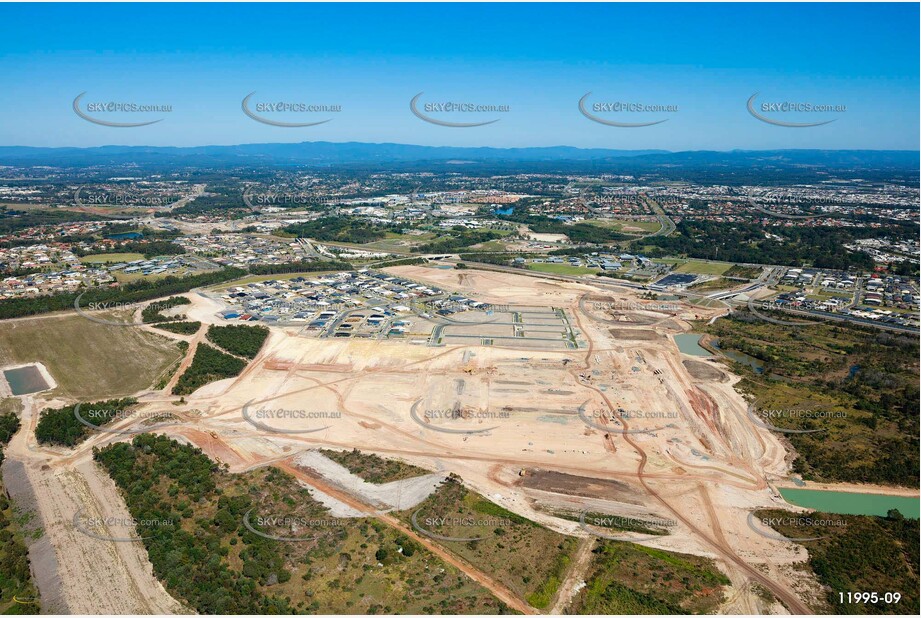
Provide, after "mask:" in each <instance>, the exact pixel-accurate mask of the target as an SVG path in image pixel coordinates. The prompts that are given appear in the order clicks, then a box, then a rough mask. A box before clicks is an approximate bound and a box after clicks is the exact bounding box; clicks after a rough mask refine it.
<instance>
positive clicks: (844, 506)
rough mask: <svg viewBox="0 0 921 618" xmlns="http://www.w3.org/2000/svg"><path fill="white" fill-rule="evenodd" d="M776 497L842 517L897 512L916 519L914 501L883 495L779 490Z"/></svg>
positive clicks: (814, 490) (912, 499) (916, 502)
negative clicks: (893, 510)
mask: <svg viewBox="0 0 921 618" xmlns="http://www.w3.org/2000/svg"><path fill="white" fill-rule="evenodd" d="M780 495H782V496H783V499H784V500H786V501H787V502H789V503H790V504H795V505H797V506H802V507H804V508H807V509H815V510H817V511H823V512H825V513H841V514H842V515H879V516H881V517H885V515H886V513H887V512H888V511H889V509H898V510H899V512H900V513H901V514H902V515H904V516H905V517H908V518H910V519H918V514H919V513H918V512H919V504H921V501H919V500H918V498H906V497H904V496H886V495H883V494H857V493H850V492H845V491H820V490H816V489H793V488H783V489H781V490H780Z"/></svg>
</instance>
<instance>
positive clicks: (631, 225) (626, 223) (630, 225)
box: [586, 219, 662, 234]
mask: <svg viewBox="0 0 921 618" xmlns="http://www.w3.org/2000/svg"><path fill="white" fill-rule="evenodd" d="M586 223H588V224H590V225H597V226H598V227H605V228H611V229H613V230H615V231H618V232H623V233H624V234H640V233H644V232H646V233H648V232H658V231H659V228H661V227H662V224H661V223H659V222H658V221H637V220H636V219H602V220H598V219H592V220H590V221H586Z"/></svg>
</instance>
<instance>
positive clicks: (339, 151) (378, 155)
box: [0, 142, 919, 176]
mask: <svg viewBox="0 0 921 618" xmlns="http://www.w3.org/2000/svg"><path fill="white" fill-rule="evenodd" d="M126 164H136V165H142V166H191V167H227V166H231V167H234V166H255V167H274V166H291V165H295V166H298V165H301V166H306V167H323V168H333V167H345V166H353V167H356V168H366V169H367V168H374V169H378V170H387V169H416V170H417V169H419V168H421V167H431V168H435V169H438V170H441V171H445V170H447V169H456V170H457V171H468V170H471V169H476V170H481V171H482V170H483V169H486V168H489V169H493V168H502V169H507V170H517V171H524V170H528V169H534V170H538V171H546V170H551V169H555V170H560V171H572V170H585V171H594V172H598V171H610V172H614V173H619V172H623V173H647V172H650V171H659V172H661V171H663V170H669V169H673V170H674V169H679V170H680V169H684V170H689V169H696V170H701V169H707V170H711V171H714V172H716V171H719V170H720V169H722V170H723V171H724V172H725V171H728V170H730V169H732V170H753V169H755V170H761V171H765V172H770V171H772V170H781V169H787V170H791V169H798V170H800V171H801V172H807V171H810V168H817V169H812V170H811V172H810V175H811V173H815V172H817V171H818V169H822V170H825V171H829V170H833V171H834V170H852V171H854V170H876V171H889V172H892V171H905V172H908V173H914V175H915V176H916V175H917V171H918V167H919V152H918V151H909V150H731V151H725V152H721V151H706V150H701V151H685V152H669V151H666V150H611V149H605V148H574V147H571V146H549V147H540V148H485V147H484V148H468V147H455V146H415V145H409V144H387V143H384V144H370V143H362V142H345V143H333V142H301V143H294V144H290V143H287V144H243V145H239V146H193V147H162V146H99V147H92V148H33V147H26V146H0V165H53V166H75V167H85V166H106V165H126Z"/></svg>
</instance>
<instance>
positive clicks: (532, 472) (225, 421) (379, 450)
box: [7, 266, 818, 613]
mask: <svg viewBox="0 0 921 618" xmlns="http://www.w3.org/2000/svg"><path fill="white" fill-rule="evenodd" d="M386 272H388V273H391V274H397V275H399V276H402V277H406V278H409V279H412V280H415V281H421V282H427V283H430V284H432V285H437V286H439V287H440V288H442V289H445V290H449V291H451V292H456V293H459V294H463V295H465V296H469V297H471V298H475V299H477V300H479V301H482V302H485V303H492V304H494V305H499V306H508V308H509V309H508V311H509V312H512V313H514V312H515V311H516V308H524V309H523V310H522V312H521V315H522V316H523V317H522V322H523V323H524V324H538V325H540V328H545V329H546V331H547V332H549V333H551V334H550V335H548V336H547V337H546V339H547V345H541V338H533V339H530V340H528V341H527V342H526V344H525V345H517V343H518V342H516V340H515V337H514V336H507V337H506V336H503V337H498V336H494V337H492V338H490V337H489V333H491V331H490V330H489V328H490V327H488V326H483V327H482V328H481V329H480V330H481V332H480V334H478V336H476V337H464V336H461V335H462V334H463V329H461V328H459V327H457V326H453V327H447V328H446V329H445V336H444V338H443V340H442V341H441V342H440V343H439V345H418V344H413V343H410V342H407V341H388V340H359V339H317V338H311V337H303V336H298V335H297V332H296V330H293V329H292V330H288V329H285V328H277V327H273V328H272V329H271V334H270V337H269V339H268V340H267V342H266V343H265V345H264V346H263V348H262V350H261V351H260V353H259V355H258V356H257V357H256V358H255V359H254V360H253V361H252V362H251V363H250V364H249V365H248V366H247V368H246V369H245V370H244V371H243V372H242V373H241V374H240V375H239V376H237V377H235V378H231V379H227V380H222V381H219V382H214V383H211V384H209V385H207V386H205V387H202V388H200V389H199V390H197V391H196V392H194V393H193V394H191V395H189V396H187V397H186V398H185V400H184V401H183V402H180V401H179V398H178V397H175V396H172V395H169V394H168V393H169V388H170V385H167V387H166V388H164V389H162V390H148V391H144V392H142V393H140V394H138V398H139V399H140V401H141V410H143V411H144V412H145V413H153V412H157V411H163V412H170V413H171V414H172V415H173V417H174V418H175V419H176V420H175V421H174V422H172V423H171V424H169V425H164V426H162V427H152V428H151V429H153V430H155V431H158V432H160V433H164V434H166V435H169V436H171V437H174V438H176V439H178V440H181V441H184V442H187V443H191V444H194V445H196V446H198V447H200V448H201V449H202V450H203V451H204V452H206V453H207V454H208V455H209V456H210V457H212V458H213V459H215V460H217V461H220V462H221V463H224V464H227V465H228V467H229V469H230V471H231V472H234V471H245V470H250V469H253V468H255V467H258V466H265V465H277V466H280V467H282V468H284V469H286V470H288V471H291V472H292V473H294V474H295V476H297V478H298V479H299V480H301V482H303V483H304V484H306V485H308V486H309V487H312V491H313V492H315V495H317V496H319V497H320V499H322V500H323V501H324V502H325V503H327V504H328V505H332V506H331V508H332V507H333V506H335V507H336V508H337V509H338V512H341V513H349V512H351V513H355V514H356V515H362V514H363V515H366V516H367V515H368V514H372V515H373V516H375V517H380V518H382V519H383V520H384V521H385V522H388V523H391V524H392V525H398V524H397V523H395V520H394V519H393V518H391V517H390V516H389V515H388V514H387V511H388V509H389V508H396V507H397V506H400V505H403V508H405V500H409V501H410V502H417V501H419V500H421V499H422V498H424V496H425V495H426V494H427V492H430V491H431V490H432V489H434V487H435V486H436V485H437V483H436V482H433V480H432V479H436V480H437V479H438V478H441V477H443V476H444V475H446V474H448V473H455V474H457V475H459V476H461V477H462V478H463V479H464V482H465V483H466V484H467V485H469V486H470V487H471V488H473V489H474V490H476V491H477V492H479V493H481V494H482V495H484V496H486V497H488V498H489V499H490V500H492V501H494V502H496V503H497V504H499V505H501V506H503V507H505V508H507V509H509V510H511V511H513V512H515V513H518V514H520V515H523V516H525V517H528V518H530V519H532V520H534V521H537V522H539V523H541V524H543V525H545V526H547V527H550V528H552V529H554V530H557V531H559V532H561V533H565V534H569V535H573V536H577V537H582V538H586V539H588V538H591V534H590V532H589V531H587V530H586V529H585V528H584V527H583V526H581V525H580V523H579V522H578V521H577V519H578V518H576V519H575V520H574V519H572V518H569V519H566V518H561V517H559V516H558V515H559V513H560V512H561V511H567V512H571V513H575V514H579V513H586V512H592V513H605V514H611V515H617V516H624V517H631V518H637V519H644V520H657V521H662V522H667V525H668V529H669V534H667V535H663V536H656V537H653V538H649V537H648V536H644V535H642V534H636V533H625V536H624V537H623V538H624V539H627V540H633V541H635V542H638V543H642V544H644V545H648V546H650V547H657V548H661V549H665V550H675V551H680V552H684V553H691V554H697V555H701V556H707V557H710V558H712V559H714V560H715V561H716V563H717V565H718V566H719V568H720V569H721V570H722V571H723V572H724V573H725V574H726V575H727V576H728V577H729V579H730V580H731V582H732V584H731V587H730V593H729V594H728V595H727V597H726V601H725V602H724V604H723V606H722V607H721V612H723V613H810V610H808V608H807V606H806V604H805V603H804V599H809V598H810V597H811V596H813V595H815V594H817V592H816V589H817V586H818V585H817V583H816V582H815V581H812V580H810V579H808V578H805V577H804V576H803V574H802V572H800V571H796V570H795V569H794V568H793V566H792V565H793V564H794V563H797V562H802V561H803V560H804V559H805V558H806V555H805V552H804V551H803V550H802V548H801V546H799V545H796V544H794V543H790V542H785V541H782V540H775V539H773V538H770V537H769V535H766V534H759V533H758V531H757V530H756V529H754V528H753V527H752V525H751V524H750V520H749V517H748V516H749V513H750V512H751V511H752V510H753V509H756V508H760V507H775V508H776V507H781V508H793V507H790V506H788V505H786V503H785V502H784V501H783V500H782V498H781V497H780V495H779V493H778V492H777V490H776V489H775V488H774V486H773V483H774V482H781V481H785V480H786V479H787V478H788V476H789V457H788V452H787V451H786V450H785V448H784V445H783V444H782V442H781V441H780V440H779V439H778V438H777V436H776V435H774V434H772V433H770V432H769V431H768V430H766V429H765V428H763V427H760V426H758V425H756V424H754V423H752V422H751V420H750V419H749V417H748V415H747V413H746V412H747V405H748V403H747V402H746V401H745V399H744V398H743V397H742V396H741V395H740V394H739V393H738V392H737V391H736V390H734V388H733V385H734V384H735V383H736V382H737V381H738V377H737V376H734V375H732V374H731V373H730V372H729V371H728V369H727V368H726V367H725V366H724V365H723V364H721V363H720V362H719V361H718V360H716V359H715V358H713V359H706V358H702V357H693V356H688V355H686V354H683V353H682V352H680V351H679V349H678V347H677V345H676V343H675V340H674V336H675V335H678V334H681V333H685V332H688V331H689V330H690V324H689V321H690V320H698V319H704V320H706V319H710V318H713V317H715V316H718V315H720V314H721V313H723V312H724V311H725V310H724V309H707V308H701V307H696V306H691V305H683V304H680V303H679V304H677V305H675V306H673V307H668V308H666V309H663V308H662V307H663V305H662V303H656V302H653V301H648V300H643V299H641V298H640V296H639V293H638V292H637V291H635V290H632V289H629V288H626V287H617V286H615V285H613V284H603V283H598V284H594V283H592V284H589V283H584V284H583V283H576V282H570V281H560V280H554V279H552V278H541V277H534V276H523V275H518V274H513V273H505V272H493V271H480V270H475V269H465V270H451V269H444V268H441V269H439V268H430V267H424V266H401V267H395V268H390V269H386ZM187 296H188V297H189V298H190V299H191V300H192V305H191V307H190V308H189V309H188V312H187V313H188V316H189V317H190V318H191V319H194V320H200V321H202V322H203V323H204V324H205V325H206V324H207V323H209V322H210V323H215V322H216V318H215V317H214V316H215V313H216V311H217V310H218V309H220V307H217V306H216V303H215V301H214V300H213V299H210V298H208V297H205V296H204V295H200V294H195V293H192V294H189V295H187ZM482 319H483V320H488V319H489V316H483V318H482ZM544 325H546V326H544ZM497 327H498V325H497ZM503 327H506V325H503ZM144 328H147V327H144ZM202 328H203V329H204V326H203V327H202ZM157 332H158V333H159V334H160V335H164V333H163V332H162V331H157ZM497 332H498V331H497ZM503 332H504V331H503ZM170 336H172V337H175V338H177V339H185V340H186V341H189V342H190V346H189V353H188V355H187V357H186V359H185V360H184V361H183V363H184V364H186V365H187V364H188V362H190V359H191V355H192V354H193V353H194V349H195V346H196V344H197V343H198V342H199V341H200V340H201V338H202V331H199V333H198V334H196V335H193V336H182V335H170ZM484 338H486V339H489V341H486V342H484V341H483V339H484ZM564 341H569V342H570V343H569V344H563V343H562V342H564ZM58 403H60V402H58ZM25 404H26V405H25V410H24V412H23V425H24V428H25V431H20V432H19V434H17V436H16V437H15V438H14V440H13V442H11V444H10V447H9V449H8V452H7V458H8V459H9V460H13V464H10V462H8V463H7V465H8V466H9V465H16V466H18V467H17V468H16V469H15V470H14V471H13V472H14V473H15V474H16V475H18V476H20V477H22V479H23V482H22V483H20V485H23V488H20V489H19V490H18V491H20V493H22V494H23V495H25V494H28V500H30V501H31V503H32V504H33V505H34V510H35V511H36V512H37V514H38V515H39V516H40V518H41V520H42V522H43V525H44V530H45V535H46V537H47V541H48V543H49V544H50V546H51V547H53V548H55V552H54V553H55V555H54V556H53V560H51V559H50V558H46V561H49V562H48V564H49V572H53V573H54V575H53V576H49V577H50V578H52V579H54V580H55V581H53V582H49V583H46V585H47V586H49V589H54V590H57V591H58V597H59V598H58V599H57V602H58V608H61V609H67V610H68V611H71V612H75V613H94V612H98V611H102V610H105V611H106V612H110V613H151V612H154V613H156V612H166V613H176V612H182V611H184V610H183V609H182V607H181V605H180V604H179V603H177V602H176V601H175V600H173V599H172V598H170V597H169V595H168V594H167V593H166V592H165V591H164V590H163V588H162V586H160V585H159V584H158V583H157V582H156V580H155V579H154V578H153V576H152V572H151V567H150V564H149V562H148V561H147V558H146V554H145V553H144V549H143V545H141V544H140V543H111V542H109V543H106V542H104V541H100V540H98V539H94V538H91V537H89V536H87V535H81V534H75V533H74V530H73V525H72V523H71V520H72V519H73V517H74V515H75V513H76V512H77V511H79V510H81V509H83V510H86V511H88V512H99V513H103V514H104V513H106V512H108V511H120V512H123V511H126V509H125V506H124V503H123V502H122V501H121V499H120V498H119V497H118V493H117V491H116V489H115V486H114V484H113V483H112V482H111V481H110V480H109V479H108V478H107V477H106V476H105V474H104V473H101V472H99V471H98V470H96V468H95V466H94V465H93V463H92V449H93V447H101V446H104V445H105V444H108V443H111V442H113V441H119V440H127V439H130V438H131V436H130V435H128V434H118V433H96V434H94V435H93V436H92V437H91V438H90V439H88V440H87V441H85V442H84V443H83V444H81V445H79V446H78V447H77V448H76V449H54V448H46V447H39V446H38V445H36V443H35V437H34V433H32V432H31V431H30V430H31V429H33V428H34V425H35V422H36V420H37V418H36V417H37V412H38V410H39V409H40V407H39V406H38V405H37V402H35V401H32V400H30V399H29V398H26V401H25ZM42 405H43V406H45V405H47V402H42ZM149 416H150V415H149V414H144V415H143V417H145V418H149ZM136 422H137V421H132V419H130V418H129V419H126V420H123V421H119V422H118V423H117V424H116V425H114V426H113V428H115V429H120V430H128V429H131V428H133V427H134V423H136ZM320 447H322V448H331V449H349V450H351V449H353V448H357V449H360V450H361V451H365V452H368V453H376V454H379V455H381V456H385V457H393V458H398V459H401V460H404V461H406V462H409V463H411V464H415V465H417V466H420V467H423V468H426V469H428V470H430V471H431V472H432V474H433V475H436V476H433V477H432V478H429V477H422V478H421V480H420V481H419V482H417V483H415V484H413V485H411V486H410V485H407V486H406V492H407V495H406V496H401V497H398V498H396V499H394V498H393V497H390V498H388V497H387V496H385V495H375V494H373V493H370V490H369V489H367V488H364V489H363V488H362V486H361V483H360V482H359V480H357V479H356V478H350V477H349V474H348V473H347V471H345V470H344V469H343V468H340V467H337V466H331V465H328V462H326V463H324V462H323V461H320V460H318V459H317V456H316V454H315V451H316V449H318V448H320ZM10 485H11V491H14V490H15V488H14V487H12V485H13V484H12V483H10ZM27 485H30V486H31V487H30V488H29V487H25V486H27ZM401 491H402V489H401ZM385 493H386V492H385ZM404 498H405V500H404ZM334 510H335V509H334ZM72 511H73V512H72ZM123 515H124V516H125V517H127V514H126V513H123ZM388 518H390V520H391V521H388ZM109 532H110V534H111V535H112V536H118V535H119V534H120V533H122V532H124V531H115V530H112V531H109ZM410 532H411V531H410ZM631 535H632V536H631ZM423 541H425V542H426V544H427V545H433V544H431V542H430V541H429V540H425V539H423ZM436 549H437V548H433V551H435V550H436ZM31 551H32V553H33V556H34V555H35V554H36V552H38V551H40V548H38V549H36V547H35V546H33V547H32V550H31ZM440 551H442V552H443V551H444V550H440ZM452 560H453V563H457V562H458V559H456V558H452ZM51 562H54V564H51ZM461 567H462V568H463V570H464V571H465V572H466V573H467V574H468V575H470V576H471V577H472V578H474V579H476V580H477V581H480V582H481V583H484V585H487V586H488V587H489V588H490V589H491V591H493V592H494V593H495V594H496V595H497V596H499V597H500V598H503V600H507V601H516V600H515V599H506V598H504V597H507V596H508V593H507V591H505V590H503V589H502V587H501V585H499V584H497V583H495V582H491V581H490V579H489V577H488V576H486V575H485V574H483V573H482V572H480V571H479V570H478V569H477V567H476V565H474V564H466V563H463V564H462V565H461ZM582 567H584V565H580V563H579V562H576V563H574V564H573V567H572V569H571V573H569V575H567V581H564V582H563V583H562V585H561V586H560V590H561V591H564V592H561V594H565V591H571V590H572V589H573V588H574V586H575V584H576V583H577V582H578V581H579V578H580V577H581V575H583V573H580V572H579V568H582ZM103 573H104V574H103ZM100 577H104V578H115V579H118V581H119V582H121V583H119V584H118V585H119V586H120V587H121V588H122V589H125V590H133V591H134V592H133V593H132V594H130V595H126V596H125V598H126V599H129V600H128V601H118V600H117V599H112V598H108V599H107V598H102V597H101V598H99V599H95V600H93V599H92V598H88V597H87V595H86V594H85V589H86V588H87V587H92V586H93V583H94V582H97V581H98V580H99V578H100ZM122 580H124V581H122ZM113 582H114V579H113ZM39 584H40V585H41V584H42V582H39ZM113 585H115V584H114V583H113ZM763 589H766V590H768V591H770V592H771V593H772V595H773V598H774V599H776V601H766V600H765V595H763V594H759V591H760V590H763ZM43 596H44V593H43ZM517 601H518V602H514V603H511V602H510V604H511V605H512V606H513V607H514V608H516V609H519V610H521V611H527V612H528V613H534V612H535V611H536V610H534V609H533V608H531V607H529V606H527V605H526V604H523V603H522V602H520V600H517ZM93 603H100V604H97V605H93ZM553 608H554V611H565V599H557V600H555V602H554V604H553Z"/></svg>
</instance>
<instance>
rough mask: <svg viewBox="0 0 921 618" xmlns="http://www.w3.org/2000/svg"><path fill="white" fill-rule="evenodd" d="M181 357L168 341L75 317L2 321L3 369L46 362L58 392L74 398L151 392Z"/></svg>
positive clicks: (0, 348) (0, 359) (0, 353)
mask: <svg viewBox="0 0 921 618" xmlns="http://www.w3.org/2000/svg"><path fill="white" fill-rule="evenodd" d="M110 319H113V318H110ZM114 319H123V318H114ZM180 356H181V353H180V351H179V348H178V347H177V346H176V343H175V342H174V341H172V340H170V339H167V338H166V337H160V336H158V335H155V334H153V333H149V332H146V331H144V330H141V329H140V328H134V327H130V326H109V325H106V324H97V323H95V322H91V321H89V320H87V319H85V318H83V317H80V316H79V315H75V314H71V315H62V316H49V317H41V318H25V319H19V320H10V321H4V322H0V364H2V365H8V364H14V363H28V362H36V361H37V362H41V363H43V364H44V365H45V367H47V368H48V371H50V372H51V375H52V377H54V379H55V380H56V381H57V383H58V387H57V388H56V389H55V390H54V391H52V393H53V394H55V395H63V396H66V397H70V398H74V399H84V400H87V399H103V398H108V397H118V396H124V395H130V394H132V393H135V392H137V391H139V390H143V389H145V388H149V387H150V386H151V385H153V384H154V383H155V382H156V381H157V380H158V379H159V377H160V375H161V374H162V373H163V372H164V371H166V370H167V368H168V367H170V366H171V365H173V364H174V363H175V362H176V361H178V360H179V358H180Z"/></svg>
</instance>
